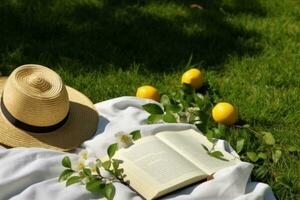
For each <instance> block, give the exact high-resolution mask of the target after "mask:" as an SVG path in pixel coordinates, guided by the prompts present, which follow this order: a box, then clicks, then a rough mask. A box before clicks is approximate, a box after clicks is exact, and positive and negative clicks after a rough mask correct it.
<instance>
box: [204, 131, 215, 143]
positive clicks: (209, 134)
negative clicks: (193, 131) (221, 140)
mask: <svg viewBox="0 0 300 200" xmlns="http://www.w3.org/2000/svg"><path fill="white" fill-rule="evenodd" d="M206 137H207V139H208V140H209V141H210V142H213V140H214V139H213V138H214V132H213V131H211V130H208V131H207V134H206Z"/></svg>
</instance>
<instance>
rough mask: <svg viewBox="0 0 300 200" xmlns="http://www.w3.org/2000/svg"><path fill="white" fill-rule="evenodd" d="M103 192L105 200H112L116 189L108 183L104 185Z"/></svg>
mask: <svg viewBox="0 0 300 200" xmlns="http://www.w3.org/2000/svg"><path fill="white" fill-rule="evenodd" d="M104 192H105V197H106V198H107V200H113V199H114V196H115V193H116V188H115V186H114V185H113V184H112V183H108V184H106V185H105V188H104Z"/></svg>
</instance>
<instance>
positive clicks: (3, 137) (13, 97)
mask: <svg viewBox="0 0 300 200" xmlns="http://www.w3.org/2000/svg"><path fill="white" fill-rule="evenodd" d="M2 94H4V96H3V102H4V104H5V106H6V108H7V110H8V111H9V112H10V113H11V114H12V115H13V116H14V117H15V118H17V119H18V120H20V121H22V122H25V123H27V124H30V125H34V126H51V125H54V124H56V123H58V122H60V121H61V120H62V119H63V118H64V117H65V116H66V115H67V113H68V112H69V117H68V119H67V121H66V123H65V124H64V125H63V126H62V127H60V128H59V129H57V130H55V131H52V132H49V133H32V132H28V131H24V130H22V129H19V128H17V127H15V126H14V125H12V124H11V123H10V122H9V121H8V120H7V119H6V118H5V116H4V115H3V113H2V110H1V109H0V143H1V144H4V145H6V146H10V147H45V148H50V149H56V150H61V151H68V150H71V149H74V148H76V147H78V146H79V145H80V144H81V143H82V142H83V141H85V140H87V139H88V138H90V137H91V136H92V135H93V134H94V133H95V131H96V129H97V124H98V113H97V112H96V111H95V108H94V105H93V103H92V102H91V101H90V100H89V99H88V98H87V97H86V96H85V95H83V94H82V93H80V92H79V91H77V90H75V89H73V88H71V87H68V86H64V84H63V82H62V80H61V78H60V77H59V76H58V75H57V74H56V73H55V72H54V71H52V70H51V69H49V68H46V67H43V66H39V65H24V66H21V67H19V68H17V69H16V70H15V71H14V72H13V73H12V74H11V75H10V76H9V77H8V78H7V77H1V78H0V96H1V95H2Z"/></svg>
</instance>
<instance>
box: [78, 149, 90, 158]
mask: <svg viewBox="0 0 300 200" xmlns="http://www.w3.org/2000/svg"><path fill="white" fill-rule="evenodd" d="M78 155H79V158H80V159H83V160H87V159H88V157H89V152H88V151H87V150H85V149H84V150H81V151H80V152H79V154H78Z"/></svg>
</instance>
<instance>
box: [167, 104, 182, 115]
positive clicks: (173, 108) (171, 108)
mask: <svg viewBox="0 0 300 200" xmlns="http://www.w3.org/2000/svg"><path fill="white" fill-rule="evenodd" d="M181 110H182V108H181V106H179V105H166V111H168V112H173V113H178V112H180V111H181Z"/></svg>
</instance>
